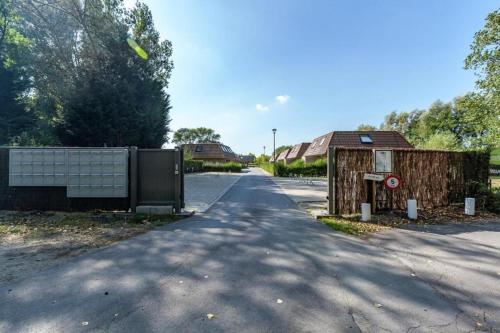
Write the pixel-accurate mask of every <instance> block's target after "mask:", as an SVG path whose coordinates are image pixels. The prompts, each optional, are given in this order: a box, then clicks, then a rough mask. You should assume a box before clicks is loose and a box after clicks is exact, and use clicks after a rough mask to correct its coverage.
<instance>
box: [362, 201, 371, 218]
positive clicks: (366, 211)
mask: <svg viewBox="0 0 500 333" xmlns="http://www.w3.org/2000/svg"><path fill="white" fill-rule="evenodd" d="M371 206H372V205H371V204H369V203H362V204H361V221H363V222H366V221H370V220H371V219H372V208H371Z"/></svg>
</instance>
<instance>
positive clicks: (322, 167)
mask: <svg viewBox="0 0 500 333" xmlns="http://www.w3.org/2000/svg"><path fill="white" fill-rule="evenodd" d="M260 167H261V168H262V169H264V170H266V171H267V172H269V173H271V174H272V173H273V169H274V165H273V163H262V164H260ZM326 170H327V162H326V160H316V161H314V162H313V163H309V164H305V163H304V161H303V160H296V161H295V162H292V163H290V164H288V165H285V164H283V163H281V162H278V163H276V175H277V176H279V177H289V176H310V177H311V176H312V177H326Z"/></svg>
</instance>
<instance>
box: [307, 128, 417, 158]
mask: <svg viewBox="0 0 500 333" xmlns="http://www.w3.org/2000/svg"><path fill="white" fill-rule="evenodd" d="M329 146H334V147H353V148H414V147H413V146H412V145H411V144H410V143H409V142H408V141H406V139H405V138H404V137H403V136H402V135H401V134H400V133H399V132H397V131H333V132H330V133H327V134H324V135H322V136H320V137H317V138H316V139H314V140H313V142H312V143H311V144H310V145H309V147H308V148H307V150H306V151H305V152H304V155H303V156H302V159H303V160H304V162H306V163H310V162H314V161H315V160H319V159H325V158H326V154H327V151H328V147H329Z"/></svg>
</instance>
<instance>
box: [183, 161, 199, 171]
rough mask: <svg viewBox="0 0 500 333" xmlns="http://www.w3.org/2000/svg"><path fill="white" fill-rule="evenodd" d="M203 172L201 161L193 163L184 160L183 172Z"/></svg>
mask: <svg viewBox="0 0 500 333" xmlns="http://www.w3.org/2000/svg"><path fill="white" fill-rule="evenodd" d="M201 171H203V161H193V160H185V161H184V172H185V173H190V172H201Z"/></svg>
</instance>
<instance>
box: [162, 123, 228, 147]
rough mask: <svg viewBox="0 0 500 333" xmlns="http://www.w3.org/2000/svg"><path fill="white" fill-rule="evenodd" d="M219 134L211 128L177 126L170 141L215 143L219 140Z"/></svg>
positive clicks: (179, 142)
mask: <svg viewBox="0 0 500 333" xmlns="http://www.w3.org/2000/svg"><path fill="white" fill-rule="evenodd" d="M220 138H221V136H220V134H217V133H215V131H214V130H213V129H211V128H206V127H198V128H179V129H178V130H177V131H175V132H174V137H173V139H172V142H173V143H175V144H177V145H183V144H188V143H217V142H220Z"/></svg>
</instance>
